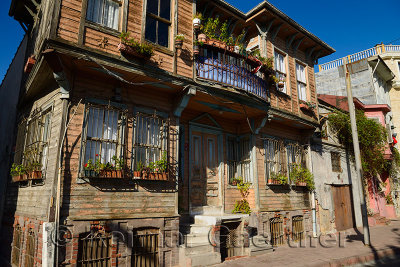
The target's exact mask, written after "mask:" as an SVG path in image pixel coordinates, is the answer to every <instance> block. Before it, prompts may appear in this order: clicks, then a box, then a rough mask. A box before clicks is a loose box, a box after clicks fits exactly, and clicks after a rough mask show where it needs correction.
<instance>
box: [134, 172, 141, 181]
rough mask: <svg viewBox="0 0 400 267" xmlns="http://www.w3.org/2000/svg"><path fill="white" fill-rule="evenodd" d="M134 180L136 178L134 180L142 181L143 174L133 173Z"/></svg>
mask: <svg viewBox="0 0 400 267" xmlns="http://www.w3.org/2000/svg"><path fill="white" fill-rule="evenodd" d="M133 178H134V179H141V178H142V172H140V171H134V172H133Z"/></svg>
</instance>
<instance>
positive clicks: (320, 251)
mask: <svg viewBox="0 0 400 267" xmlns="http://www.w3.org/2000/svg"><path fill="white" fill-rule="evenodd" d="M361 233H362V229H350V230H347V231H345V232H342V233H339V234H337V235H331V236H321V237H320V238H317V239H313V240H312V241H310V239H309V238H307V240H308V241H307V242H303V244H302V246H300V245H299V244H294V245H292V246H291V247H289V246H288V245H284V246H280V247H277V248H276V249H275V251H274V252H271V253H267V254H263V255H258V256H251V257H244V258H238V259H235V260H227V261H225V262H223V263H221V264H218V265H216V266H218V267H224V266H229V267H241V266H246V267H251V266H285V267H286V266H330V267H331V266H357V267H358V266H400V218H399V219H396V220H392V222H391V224H390V225H384V226H381V225H379V226H374V227H370V236H371V246H365V245H364V244H363V235H362V234H361Z"/></svg>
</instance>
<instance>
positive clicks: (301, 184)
mask: <svg viewBox="0 0 400 267" xmlns="http://www.w3.org/2000/svg"><path fill="white" fill-rule="evenodd" d="M296 186H307V183H306V182H296Z"/></svg>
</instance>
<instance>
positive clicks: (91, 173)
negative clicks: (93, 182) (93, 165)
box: [85, 170, 97, 177]
mask: <svg viewBox="0 0 400 267" xmlns="http://www.w3.org/2000/svg"><path fill="white" fill-rule="evenodd" d="M96 176H97V173H96V171H95V170H85V177H96Z"/></svg>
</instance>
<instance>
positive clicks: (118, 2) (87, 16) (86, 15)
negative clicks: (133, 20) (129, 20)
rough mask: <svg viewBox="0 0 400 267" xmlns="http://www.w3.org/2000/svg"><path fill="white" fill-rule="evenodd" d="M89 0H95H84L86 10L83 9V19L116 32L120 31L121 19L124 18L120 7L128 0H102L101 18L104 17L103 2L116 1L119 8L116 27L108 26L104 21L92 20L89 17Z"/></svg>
mask: <svg viewBox="0 0 400 267" xmlns="http://www.w3.org/2000/svg"><path fill="white" fill-rule="evenodd" d="M90 1H96V0H86V10H85V15H84V17H85V21H86V22H87V23H90V24H95V25H99V26H100V27H102V28H105V29H110V30H112V31H117V32H119V31H121V21H123V19H124V18H123V15H124V14H123V13H124V12H123V10H122V9H123V8H125V2H127V1H128V0H102V1H103V10H102V13H103V16H102V18H103V17H104V6H105V2H106V1H109V2H114V3H117V4H118V5H119V8H118V27H117V28H116V29H115V28H113V27H109V26H107V25H106V24H104V23H99V22H96V21H93V20H90V19H89V4H90Z"/></svg>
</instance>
